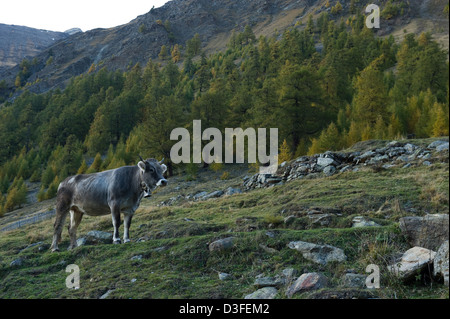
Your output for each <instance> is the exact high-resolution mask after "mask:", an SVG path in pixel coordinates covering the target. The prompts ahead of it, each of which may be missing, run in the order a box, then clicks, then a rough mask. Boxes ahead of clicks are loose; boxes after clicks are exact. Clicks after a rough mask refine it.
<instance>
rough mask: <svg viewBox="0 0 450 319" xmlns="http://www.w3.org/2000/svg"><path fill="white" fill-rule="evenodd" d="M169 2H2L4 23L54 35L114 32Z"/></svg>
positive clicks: (0, 14)
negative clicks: (76, 30)
mask: <svg viewBox="0 0 450 319" xmlns="http://www.w3.org/2000/svg"><path fill="white" fill-rule="evenodd" d="M166 2H168V1H167V0H71V1H67V0H0V23H4V24H14V25H21V26H27V27H31V28H36V29H44V30H50V31H66V30H68V29H71V28H80V29H81V30H83V31H88V30H91V29H95V28H110V27H115V26H118V25H121V24H125V23H128V22H130V21H131V20H133V19H134V18H136V17H137V16H139V15H142V14H145V13H147V12H149V11H150V9H151V8H152V7H153V6H155V8H158V7H160V6H162V5H164V3H166Z"/></svg>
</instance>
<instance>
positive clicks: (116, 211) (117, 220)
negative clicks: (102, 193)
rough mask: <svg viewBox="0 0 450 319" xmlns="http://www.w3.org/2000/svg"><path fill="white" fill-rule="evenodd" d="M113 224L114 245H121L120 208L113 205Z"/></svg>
mask: <svg viewBox="0 0 450 319" xmlns="http://www.w3.org/2000/svg"><path fill="white" fill-rule="evenodd" d="M111 215H112V223H113V227H114V234H113V244H120V243H121V242H120V236H119V227H120V206H119V205H113V206H112V208H111Z"/></svg>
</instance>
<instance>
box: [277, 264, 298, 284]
mask: <svg viewBox="0 0 450 319" xmlns="http://www.w3.org/2000/svg"><path fill="white" fill-rule="evenodd" d="M297 274H298V271H297V270H296V269H294V268H286V269H283V271H282V272H281V276H283V277H284V278H285V280H286V283H290V282H291V281H293V280H294V278H295V277H296V276H297Z"/></svg>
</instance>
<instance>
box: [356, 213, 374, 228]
mask: <svg viewBox="0 0 450 319" xmlns="http://www.w3.org/2000/svg"><path fill="white" fill-rule="evenodd" d="M352 223H353V225H352V227H355V228H356V227H373V226H380V225H379V224H377V223H375V222H374V221H372V220H369V219H367V218H366V217H364V216H356V217H354V218H353V220H352Z"/></svg>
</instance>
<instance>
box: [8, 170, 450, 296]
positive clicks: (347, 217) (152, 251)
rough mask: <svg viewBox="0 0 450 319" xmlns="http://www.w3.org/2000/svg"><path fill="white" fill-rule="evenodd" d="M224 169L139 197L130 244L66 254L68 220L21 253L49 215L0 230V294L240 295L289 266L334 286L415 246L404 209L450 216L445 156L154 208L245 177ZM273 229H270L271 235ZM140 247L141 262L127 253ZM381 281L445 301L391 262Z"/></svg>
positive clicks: (400, 291)
mask: <svg viewBox="0 0 450 319" xmlns="http://www.w3.org/2000/svg"><path fill="white" fill-rule="evenodd" d="M227 170H228V171H230V170H229V169H228V168H227ZM221 173H222V172H217V173H211V172H210V173H208V174H212V175H211V176H214V177H215V178H211V176H209V177H208V178H205V179H204V180H203V179H202V178H200V180H199V181H197V182H191V184H190V188H187V189H183V190H180V191H178V192H177V191H175V190H174V188H175V187H176V186H183V185H185V184H184V183H186V182H185V181H183V179H182V178H175V179H173V180H172V185H171V186H169V187H167V188H166V189H164V190H161V191H158V192H157V193H156V194H155V195H154V196H153V197H152V199H151V200H150V201H144V202H143V204H142V205H141V208H140V209H139V210H138V212H137V213H136V215H135V217H134V219H133V225H132V227H131V237H132V239H133V241H132V242H131V243H128V244H122V245H111V244H105V245H92V246H82V247H78V248H76V249H74V250H72V251H66V250H65V248H66V247H67V246H68V244H69V243H68V234H67V230H66V229H64V231H63V242H62V244H61V246H60V247H61V252H60V253H51V252H50V251H49V250H48V249H47V250H44V251H39V250H38V247H37V246H36V247H32V248H28V249H25V250H22V249H24V248H25V247H27V246H28V245H29V244H30V243H35V242H38V241H42V242H44V243H46V244H50V241H51V237H52V224H53V220H48V221H45V222H42V223H39V224H34V225H29V226H27V227H24V228H20V229H17V230H14V231H9V232H6V233H2V234H1V237H0V298H99V297H100V296H101V295H103V294H104V293H105V292H106V291H108V290H114V291H113V292H112V293H111V294H110V295H109V297H110V298H132V299H138V298H243V297H244V296H245V295H246V294H249V293H251V292H253V291H255V290H256V288H255V287H254V286H253V282H254V280H255V277H256V276H257V275H259V274H264V275H266V276H275V275H278V274H281V272H282V270H283V269H285V268H288V267H291V268H294V269H297V270H298V271H299V273H300V274H301V273H303V272H306V271H320V272H322V273H323V274H324V275H325V276H327V278H328V279H329V282H330V288H327V289H328V290H338V291H339V290H340V289H342V288H341V287H340V284H341V281H342V279H341V278H342V276H343V274H345V272H346V270H348V269H354V270H355V271H357V272H358V273H360V274H365V267H366V266H367V265H368V264H370V263H377V264H380V265H381V268H382V270H383V269H384V270H385V267H386V265H387V263H388V261H389V258H392V257H393V256H396V255H398V254H399V253H400V252H403V251H405V250H406V249H408V248H409V247H408V245H407V243H406V241H405V238H403V236H402V234H401V232H400V230H399V228H398V219H399V218H400V217H402V216H407V215H413V214H416V215H424V214H426V213H448V194H449V189H448V177H449V175H448V163H435V164H434V166H432V169H430V168H429V167H425V166H423V167H422V166H418V167H411V168H409V169H401V168H397V169H391V170H389V171H381V172H375V171H373V170H372V169H370V168H365V169H362V170H360V171H358V172H347V173H344V174H338V175H334V176H332V177H327V178H325V177H323V178H317V179H303V180H295V181H292V182H288V183H286V184H284V185H282V186H276V187H273V188H269V189H258V190H254V191H250V192H246V193H243V194H238V195H233V196H225V197H222V198H219V199H214V200H208V201H203V202H183V201H181V202H180V203H179V204H177V205H175V206H170V207H156V206H155V204H156V203H159V202H160V201H162V200H165V199H168V198H170V197H172V196H175V195H177V194H178V193H180V192H182V193H184V194H186V193H191V192H195V191H199V190H206V191H212V190H217V189H224V188H226V187H228V186H236V185H238V184H239V183H240V182H241V177H239V176H238V174H236V175H233V176H232V178H230V179H228V180H220V175H221ZM199 176H202V174H199ZM310 208H318V209H322V210H324V211H326V210H330V211H331V210H332V211H333V212H338V214H336V215H335V216H333V217H332V219H331V221H330V224H329V225H328V226H327V227H324V226H320V225H316V224H313V223H312V222H311V220H310V219H309V218H308V217H307V216H306V211H307V210H308V209H310ZM412 209H414V213H413V212H412ZM289 215H295V216H297V217H298V218H297V219H296V220H295V221H294V222H293V223H291V224H289V225H286V224H284V218H285V217H287V216H289ZM360 215H364V216H367V217H370V218H371V219H372V220H374V221H376V222H377V223H379V224H380V225H382V226H381V227H365V228H351V220H352V218H353V217H355V216H360ZM186 219H188V220H186ZM93 229H98V230H103V231H109V232H111V231H112V226H111V219H110V217H109V216H105V217H97V218H95V217H89V216H87V217H85V218H84V219H83V221H82V223H81V225H80V227H79V230H78V237H81V236H83V235H84V234H86V233H87V232H88V231H90V230H93ZM268 231H270V232H272V234H274V235H275V236H274V237H273V238H272V237H269V236H268V235H267V232H268ZM122 233H123V229H122V227H121V234H122ZM229 236H233V237H236V241H235V246H234V247H233V248H232V249H230V250H227V251H224V252H210V251H209V249H208V244H209V243H211V242H212V241H214V240H217V239H220V238H225V237H229ZM137 239H142V240H145V241H140V242H137ZM297 240H302V241H307V242H313V243H319V244H329V245H332V246H336V247H339V248H342V249H343V250H344V252H345V254H346V255H347V257H348V260H347V261H346V262H344V263H340V264H331V265H327V266H319V265H315V264H312V263H311V262H310V261H308V260H306V259H304V258H303V256H302V255H301V254H300V253H298V252H296V251H293V250H291V249H289V248H288V247H287V244H288V243H289V242H290V241H297ZM263 247H269V248H273V249H275V251H273V250H272V251H271V252H268V251H266V250H265V249H264V248H263ZM137 255H141V256H142V259H140V260H132V259H131V258H132V257H133V256H137ZM17 258H22V259H23V265H22V266H19V267H11V266H10V263H11V261H13V260H15V259H17ZM69 264H76V265H78V266H79V268H80V273H81V277H80V285H81V287H80V289H78V290H70V289H68V288H66V287H65V279H66V277H67V276H68V275H69V274H68V273H66V272H65V269H66V266H67V265H69ZM218 272H226V273H229V274H231V275H232V276H233V279H232V280H227V281H220V280H219V278H218ZM381 285H382V289H380V290H377V291H374V292H373V293H374V294H375V295H376V296H378V297H381V298H448V289H446V288H444V287H443V285H442V284H440V283H433V288H430V285H426V284H423V283H421V282H419V281H418V282H414V283H411V284H407V285H406V284H403V283H400V282H399V281H398V280H397V279H396V278H392V277H390V276H389V275H387V272H386V271H384V272H383V271H382V274H381ZM285 288H286V287H285ZM285 288H283V289H280V290H279V295H278V298H286V296H285V294H284V291H285ZM327 289H325V292H326V290H327ZM309 296H310V294H302V295H295V296H294V298H308V297H309Z"/></svg>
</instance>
